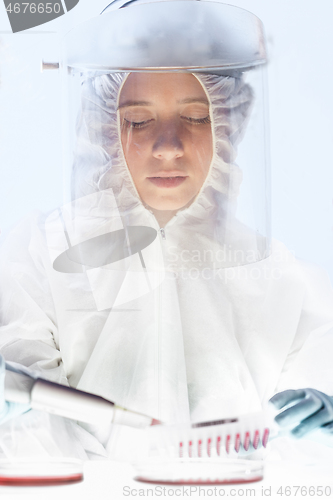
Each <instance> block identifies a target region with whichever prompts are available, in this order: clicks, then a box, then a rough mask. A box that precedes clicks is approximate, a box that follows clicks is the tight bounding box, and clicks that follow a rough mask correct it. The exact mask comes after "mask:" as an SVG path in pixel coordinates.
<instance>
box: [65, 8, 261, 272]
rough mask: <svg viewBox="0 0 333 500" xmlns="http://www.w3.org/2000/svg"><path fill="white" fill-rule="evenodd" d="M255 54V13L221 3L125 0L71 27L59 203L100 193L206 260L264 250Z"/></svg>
mask: <svg viewBox="0 0 333 500" xmlns="http://www.w3.org/2000/svg"><path fill="white" fill-rule="evenodd" d="M133 9H134V10H133ZM125 33H126V35H124V34H125ZM221 33H223V36H220V34H221ZM264 63H265V52H264V46H263V35H262V31H261V25H260V21H259V20H258V19H257V18H256V17H255V16H253V15H252V14H250V13H248V12H246V11H242V10H240V9H237V8H234V7H230V6H226V5H222V4H215V3H205V2H195V3H194V2H191V3H189V2H168V3H167V4H165V3H164V2H160V3H159V2H157V3H150V4H139V5H136V3H134V5H132V6H131V7H126V8H122V9H120V10H118V11H112V12H108V10H107V11H106V13H104V14H103V15H101V16H100V17H99V18H96V19H93V20H91V21H89V22H87V23H85V24H83V25H81V26H79V27H78V28H75V29H74V30H72V31H71V32H70V33H69V34H68V35H67V37H66V41H65V58H64V62H63V67H64V69H65V71H64V74H65V80H66V81H65V88H66V89H67V90H68V94H67V96H68V104H69V107H68V110H69V115H68V118H69V119H68V120H66V124H68V123H69V129H68V128H67V133H66V138H67V146H68V149H67V153H66V155H65V159H66V176H67V179H66V181H65V186H66V189H67V192H66V194H65V199H66V201H67V202H69V201H70V200H73V199H78V198H81V197H84V196H87V195H90V194H93V193H102V192H103V191H105V192H106V191H108V190H112V192H113V196H114V203H115V205H116V206H117V209H118V210H120V211H121V213H122V214H125V213H126V214H128V213H129V212H130V211H131V210H139V209H140V208H142V209H144V210H146V211H147V212H149V213H150V214H152V215H153V217H151V218H150V222H149V223H148V226H152V227H153V228H154V229H157V230H158V229H162V232H163V230H164V231H165V232H168V230H170V231H171V228H173V230H172V232H175V231H176V228H177V229H179V238H180V239H181V240H182V246H183V247H184V248H182V250H188V252H189V253H190V258H191V260H193V258H195V256H194V254H195V253H197V252H199V253H200V256H199V255H198V256H197V258H198V259H200V260H201V261H202V262H204V263H205V264H207V265H208V266H210V267H212V266H213V267H216V266H217V267H233V266H238V265H246V264H251V263H253V262H256V261H259V260H261V259H263V258H265V257H267V256H268V255H269V253H270V227H269V226H270V224H269V222H270V221H269V179H268V165H267V150H266V140H267V137H266V136H267V132H266V131H267V127H266V125H267V124H266V123H265V118H266V116H265V106H264V100H265V75H264V72H265V69H264ZM66 124H65V125H66ZM104 194H105V193H104ZM139 207H140V208H139ZM198 236H199V238H198ZM203 238H204V239H205V242H204V243H203V242H202V241H201V242H199V241H196V240H198V239H201V240H202V239H203ZM185 240H186V243H185ZM169 257H170V256H169ZM172 259H174V257H172V256H171V261H172ZM109 260H110V259H109ZM169 260H170V259H169ZM181 264H182V265H183V264H184V262H182V263H181Z"/></svg>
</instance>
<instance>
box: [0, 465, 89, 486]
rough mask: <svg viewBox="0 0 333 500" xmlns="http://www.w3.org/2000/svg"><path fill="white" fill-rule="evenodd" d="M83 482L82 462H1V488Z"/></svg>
mask: <svg viewBox="0 0 333 500" xmlns="http://www.w3.org/2000/svg"><path fill="white" fill-rule="evenodd" d="M81 481H83V462H82V461H81V460H77V459H47V460H45V459H38V460H30V459H29V460H28V459H27V460H22V459H20V460H15V459H14V460H9V459H3V460H0V486H56V485H62V484H72V483H78V482H81Z"/></svg>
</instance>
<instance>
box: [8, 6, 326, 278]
mask: <svg viewBox="0 0 333 500" xmlns="http://www.w3.org/2000/svg"><path fill="white" fill-rule="evenodd" d="M107 3H108V2H107V0H80V2H79V4H78V5H77V6H76V7H75V8H74V9H73V10H72V11H70V12H69V13H67V14H65V15H64V16H62V17H60V18H58V19H56V20H54V21H52V22H50V23H47V24H46V25H43V26H40V27H37V28H34V29H31V30H27V31H25V32H21V33H17V34H11V29H10V25H9V21H8V19H7V15H6V12H5V8H4V4H3V2H1V3H0V76H1V81H2V82H1V86H0V110H1V112H0V169H1V178H0V228H1V230H2V233H3V234H5V233H6V232H7V231H8V229H9V228H10V227H11V226H12V225H13V224H15V223H16V222H17V221H18V220H20V219H21V218H22V217H24V216H25V215H26V214H27V213H29V212H30V211H31V210H33V209H35V208H39V209H41V210H50V209H52V208H53V207H55V206H57V205H58V204H61V203H62V178H63V175H62V167H61V165H62V157H61V86H60V77H59V75H58V74H57V72H56V71H48V72H44V73H40V71H39V64H40V59H41V58H42V57H44V59H55V60H57V58H58V54H57V50H58V49H57V47H58V38H61V34H63V33H65V32H66V31H68V30H69V29H70V28H71V27H72V26H75V25H76V24H77V23H79V22H82V21H84V20H86V19H88V18H90V17H92V16H95V15H98V14H99V13H100V11H101V10H102V9H103V8H104V7H105V6H106V5H107ZM228 3H229V4H232V5H236V6H239V7H243V8H245V9H247V10H250V11H252V12H253V13H254V14H256V15H257V16H258V17H259V18H261V20H262V21H263V23H264V25H265V29H266V35H267V39H268V50H269V58H270V63H269V67H268V75H269V96H270V97H269V106H270V129H271V160H272V161H271V163H272V229H273V236H274V237H275V238H278V239H280V240H281V241H283V242H284V243H285V244H286V245H287V246H288V248H289V249H290V250H292V251H293V252H294V253H295V254H296V256H297V257H300V258H302V259H306V260H309V261H312V262H315V263H317V264H319V265H321V266H323V267H325V268H326V270H327V271H328V272H329V274H330V277H331V279H332V281H333V234H332V225H333V224H332V199H333V164H332V146H333V90H332V87H333V86H332V78H333V57H332V47H333V30H332V19H333V2H332V1H331V0H316V1H314V0H230V1H229V2H228ZM52 32H53V34H52ZM124 36H126V34H124Z"/></svg>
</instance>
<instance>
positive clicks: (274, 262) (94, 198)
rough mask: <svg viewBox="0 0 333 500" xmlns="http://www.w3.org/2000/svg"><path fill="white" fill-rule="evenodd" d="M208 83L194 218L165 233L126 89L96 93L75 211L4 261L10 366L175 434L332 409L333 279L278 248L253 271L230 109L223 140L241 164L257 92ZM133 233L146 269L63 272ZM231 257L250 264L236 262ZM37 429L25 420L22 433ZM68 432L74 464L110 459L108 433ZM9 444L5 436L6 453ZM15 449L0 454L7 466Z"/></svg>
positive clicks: (43, 226)
mask: <svg viewBox="0 0 333 500" xmlns="http://www.w3.org/2000/svg"><path fill="white" fill-rule="evenodd" d="M198 79H199V81H200V82H201V83H202V85H203V86H204V88H205V91H206V92H207V95H208V97H209V99H210V103H211V119H212V131H213V143H214V154H213V160H212V163H211V167H210V171H209V174H208V176H207V179H206V181H205V183H204V185H203V187H202V189H201V191H200V193H199V194H198V196H197V197H196V199H195V200H194V202H193V203H192V204H191V205H190V206H189V207H187V208H185V209H183V210H180V211H179V212H178V213H177V214H176V216H174V217H173V218H172V219H171V220H170V222H169V223H168V224H167V225H166V226H165V227H164V228H163V229H162V230H160V228H159V226H158V223H157V221H156V219H155V217H154V215H153V214H152V212H151V211H150V210H149V207H146V206H145V205H144V203H143V202H142V201H141V200H140V198H139V196H138V194H137V191H136V188H135V186H134V183H133V181H132V179H131V176H130V174H129V170H128V168H127V165H126V162H125V159H124V155H123V152H122V148H121V143H120V138H119V124H118V122H117V103H118V98H119V91H120V89H121V85H122V84H123V82H124V76H123V75H113V76H109V75H102V76H100V77H97V78H92V79H89V78H87V79H85V80H84V81H83V87H82V114H81V117H80V119H79V121H78V130H77V134H78V143H77V151H76V161H75V164H74V169H73V193H74V194H73V198H74V201H73V202H72V203H71V204H69V205H67V206H65V207H62V209H61V210H60V209H59V210H57V211H55V212H53V213H52V214H49V215H48V216H46V217H44V216H41V215H39V214H34V215H33V216H31V217H30V218H29V219H28V220H26V221H24V222H23V223H22V224H21V225H20V226H18V227H17V228H16V229H15V230H14V231H13V232H12V234H11V235H10V237H9V238H8V239H7V241H6V242H5V244H4V245H3V248H2V253H1V289H0V294H1V296H0V297H1V298H0V313H1V316H0V317H1V329H0V348H1V353H2V354H3V356H4V357H5V359H6V360H10V361H16V362H18V363H21V364H23V365H25V366H27V367H29V368H32V369H34V370H37V371H40V372H41V374H42V375H43V376H44V377H46V378H49V379H51V380H54V381H58V382H61V383H65V384H67V383H68V384H69V385H71V386H73V387H77V388H79V389H82V390H85V391H89V392H93V393H95V394H99V395H101V396H103V397H105V398H107V399H110V400H112V401H116V402H117V403H118V404H120V405H123V406H125V407H128V408H130V409H133V410H136V411H140V412H143V413H146V414H149V415H151V416H153V417H155V418H158V419H160V420H163V421H165V422H184V421H188V420H189V419H191V420H192V421H200V420H210V419H218V418H221V417H224V416H235V415H238V414H242V413H247V412H251V411H257V410H259V409H260V408H261V407H262V404H263V403H265V402H266V401H267V400H268V399H269V398H270V397H271V396H272V395H273V394H274V393H275V392H277V391H280V390H284V389H289V388H300V387H313V388H317V389H319V390H321V391H323V392H326V393H327V394H330V395H331V394H333V376H332V365H331V354H330V353H331V352H333V292H332V289H331V286H330V284H329V281H328V278H327V277H326V276H325V275H324V273H322V272H320V271H318V270H316V269H314V268H312V267H311V266H308V265H305V264H304V263H301V262H299V261H297V260H295V258H294V257H293V256H292V255H291V254H290V253H289V252H288V250H287V249H286V248H285V247H284V246H283V245H282V244H281V243H279V242H276V241H275V242H273V245H272V252H271V255H269V256H267V257H266V258H264V259H261V260H258V258H257V254H256V251H257V248H258V247H259V246H260V245H259V244H258V242H260V239H261V236H260V235H259V234H257V233H256V232H255V231H253V230H251V229H249V228H247V227H246V226H244V225H243V224H241V223H240V222H239V221H237V219H236V218H235V216H234V215H233V213H234V207H235V203H236V200H237V193H238V189H239V185H240V183H241V173H240V170H239V169H238V167H237V166H236V165H234V164H232V163H231V162H228V161H227V156H228V155H229V156H228V157H230V156H231V153H230V150H229V152H228V154H226V152H225V127H226V124H225V123H223V120H225V116H226V114H225V112H222V111H221V110H223V109H224V110H225V109H228V108H230V107H233V108H234V112H233V114H232V117H233V120H234V121H233V122H231V121H230V120H229V121H228V124H227V125H228V127H229V132H228V135H229V139H230V144H229V146H230V148H231V147H232V148H236V146H237V142H238V141H239V140H240V139H241V137H242V133H243V128H244V127H243V125H244V123H245V122H246V118H247V114H248V110H249V108H250V103H251V99H252V97H251V90H250V88H249V87H248V86H247V85H245V84H244V82H243V81H242V79H237V78H232V77H221V76H215V75H200V76H198ZM96 110H97V111H96ZM97 120H102V121H103V126H104V128H103V130H104V132H105V134H104V136H102V137H101V136H99V135H98V134H97V133H94V132H95V131H96V130H97V129H98V127H97V125H96V121H97ZM98 126H99V125H98ZM132 226H141V227H149V228H153V229H155V230H156V232H157V233H156V234H157V235H156V238H155V240H154V241H153V243H152V244H151V245H148V246H147V247H146V248H144V249H143V250H142V252H141V255H140V252H137V253H135V254H134V255H130V256H129V257H127V258H124V259H122V260H118V261H117V262H111V263H106V264H105V265H98V266H96V265H87V266H85V265H83V266H82V262H81V263H77V262H76V264H78V267H77V268H75V269H74V268H73V267H69V269H68V270H69V271H71V272H59V271H57V270H55V269H54V267H53V264H54V262H55V260H56V259H57V257H59V256H60V255H63V254H64V252H66V250H67V249H68V248H69V247H70V246H71V245H72V246H73V247H74V246H75V245H78V244H80V242H85V241H87V240H89V239H91V238H93V237H96V236H103V235H108V234H110V233H113V232H114V231H120V230H121V229H122V228H124V227H132ZM95 250H96V248H95ZM236 250H242V252H243V253H242V257H241V258H242V259H243V260H242V261H237V259H236V260H234V259H233V257H230V255H231V256H233V255H236V252H235V251H236ZM237 255H239V254H237ZM251 255H252V256H254V257H253V259H252V261H251V258H250V256H251ZM244 256H245V257H244ZM141 257H142V258H143V259H144V262H145V265H146V268H145V269H143V267H142V259H141ZM83 264H84V263H83ZM71 265H72V263H71V264H70V266H71ZM30 413H34V412H30ZM29 418H31V417H29V414H27V415H23V416H22V417H20V418H19V419H17V423H16V424H15V425H16V428H18V427H19V421H20V419H21V420H22V422H24V421H26V420H27V419H29ZM36 418H37V417H36ZM43 418H46V417H45V416H44V417H43ZM53 418H55V417H53ZM60 420H61V419H60ZM60 420H59V421H60ZM6 425H7V426H10V425H14V424H6ZM59 425H63V424H59ZM71 425H72V427H71V429H69V430H67V431H66V432H69V433H70V435H71V436H72V438H73V439H74V437H75V441H76V443H77V444H76V445H75V446H76V447H77V450H79V448H80V446H81V448H82V449H81V451H78V452H77V453H78V454H79V456H85V455H84V453H85V452H84V451H83V448H84V449H85V450H86V452H88V455H89V456H92V455H93V454H97V455H103V453H104V454H105V452H104V451H103V448H102V447H101V445H100V443H102V444H103V445H104V446H105V447H106V448H107V450H108V453H109V454H110V455H111V456H112V454H113V444H110V443H112V432H111V431H112V429H110V428H108V429H101V428H97V427H96V429H93V428H89V431H90V433H91V434H89V433H87V432H85V431H84V430H83V429H82V428H81V427H79V426H76V425H75V424H71ZM49 427H50V428H51V426H50V425H49ZM34 432H35V433H36V435H39V434H38V433H41V430H40V429H39V430H38V431H37V429H35V431H34ZM64 432H65V431H64ZM119 432H120V431H119ZM125 432H127V430H126V431H125ZM94 434H95V436H96V437H97V439H96V440H93V438H92V437H91V435H94ZM110 436H111V437H110ZM1 439H2V441H1ZM3 439H4V438H3V434H2V438H1V431H0V445H1V442H2V443H3ZM41 439H43V437H42V438H41ZM37 440H38V439H37ZM80 443H81V444H80ZM6 446H7V448H6V447H5V446H3V445H2V450H3V452H4V453H7V454H10V453H12V454H13V452H10V446H11V445H10V444H8V445H6ZM12 446H14V445H12ZM45 449H47V447H46V446H45ZM8 450H9V451H8Z"/></svg>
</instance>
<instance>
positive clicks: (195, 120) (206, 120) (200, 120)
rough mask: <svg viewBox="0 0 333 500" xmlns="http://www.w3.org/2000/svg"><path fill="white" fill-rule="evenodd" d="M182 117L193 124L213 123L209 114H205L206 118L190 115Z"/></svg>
mask: <svg viewBox="0 0 333 500" xmlns="http://www.w3.org/2000/svg"><path fill="white" fill-rule="evenodd" d="M181 118H182V119H183V120H186V121H187V122H189V123H191V124H193V125H204V124H208V123H211V121H210V116H209V115H207V116H205V118H192V117H190V116H181Z"/></svg>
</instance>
